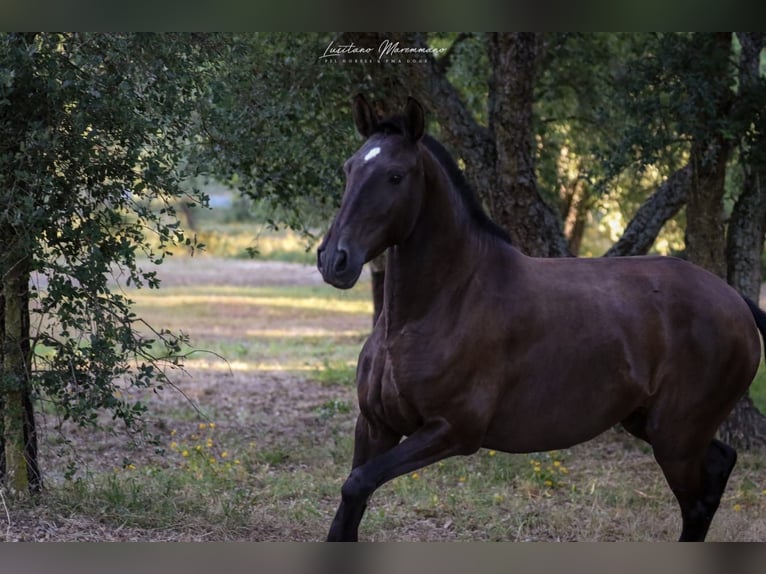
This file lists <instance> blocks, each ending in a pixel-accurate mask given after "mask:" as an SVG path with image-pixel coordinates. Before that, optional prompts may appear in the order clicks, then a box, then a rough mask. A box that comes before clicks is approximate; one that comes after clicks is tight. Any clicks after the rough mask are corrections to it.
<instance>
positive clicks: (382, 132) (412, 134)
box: [317, 95, 425, 289]
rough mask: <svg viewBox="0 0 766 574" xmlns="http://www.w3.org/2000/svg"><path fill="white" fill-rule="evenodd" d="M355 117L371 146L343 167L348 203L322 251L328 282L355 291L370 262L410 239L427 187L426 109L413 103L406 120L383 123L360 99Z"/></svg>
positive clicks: (356, 101)
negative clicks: (422, 145) (422, 151)
mask: <svg viewBox="0 0 766 574" xmlns="http://www.w3.org/2000/svg"><path fill="white" fill-rule="evenodd" d="M353 114H354V121H355V123H356V128H357V130H358V131H359V133H360V134H362V135H363V136H364V137H365V138H366V141H365V142H364V144H363V145H362V146H361V147H360V148H359V149H358V150H357V151H356V153H354V155H352V156H351V157H350V158H348V160H346V162H345V164H344V166H343V168H344V170H345V172H346V189H345V192H344V195H343V201H342V203H341V206H340V209H339V210H338V213H337V214H336V215H335V219H334V220H333V222H332V225H331V226H330V229H329V231H328V232H327V235H326V236H325V238H324V240H323V241H322V244H321V245H320V246H319V249H318V251H317V266H318V267H319V271H320V272H321V273H322V277H323V278H324V280H325V281H326V282H327V283H330V284H331V285H333V286H335V287H339V288H341V289H348V288H350V287H353V286H354V284H355V283H356V281H357V279H359V275H360V274H361V272H362V266H363V265H364V264H365V263H366V262H368V261H369V260H371V259H372V258H374V257H376V256H377V255H380V254H381V253H382V252H383V251H385V249H386V248H388V247H390V246H392V245H396V244H397V243H399V242H401V241H403V240H404V239H406V238H407V236H408V235H409V234H410V232H411V231H412V229H413V227H414V225H415V221H416V218H417V215H418V212H419V211H420V206H421V202H422V196H423V191H424V188H425V177H424V170H423V163H422V160H421V154H420V153H419V150H418V142H419V141H420V138H421V137H422V136H423V130H424V114H423V108H422V106H421V105H420V104H419V103H418V102H417V101H416V100H414V99H413V98H410V99H409V100H408V102H407V105H406V107H405V110H404V113H403V114H402V115H401V116H395V117H393V118H390V119H388V120H384V121H382V122H380V121H379V120H378V119H377V117H376V115H375V113H374V112H373V110H372V108H371V107H370V105H369V104H368V103H367V101H366V100H365V99H364V97H362V96H361V95H360V96H357V97H356V98H355V99H354V105H353Z"/></svg>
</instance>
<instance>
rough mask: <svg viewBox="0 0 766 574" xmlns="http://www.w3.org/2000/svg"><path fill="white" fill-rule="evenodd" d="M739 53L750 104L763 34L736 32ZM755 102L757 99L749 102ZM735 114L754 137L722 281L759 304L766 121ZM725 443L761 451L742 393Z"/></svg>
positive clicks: (765, 428) (755, 114) (763, 440)
mask: <svg viewBox="0 0 766 574" xmlns="http://www.w3.org/2000/svg"><path fill="white" fill-rule="evenodd" d="M738 37H739V41H740V45H741V46H742V52H741V56H740V73H739V94H738V96H739V97H738V103H739V102H749V101H753V100H750V98H749V97H748V96H749V92H750V90H752V89H757V86H758V83H759V81H760V78H759V66H760V55H761V51H762V49H763V47H764V40H765V39H766V38H765V35H764V34H763V33H762V32H758V33H740V34H739V35H738ZM754 101H756V102H757V99H756V100H754ZM735 111H736V113H738V114H743V115H744V116H745V117H746V118H756V119H755V120H754V123H755V122H759V123H760V126H759V129H758V130H756V131H757V133H758V134H759V136H757V137H756V139H755V141H752V142H748V145H747V149H745V150H743V152H742V159H741V164H742V168H743V171H744V181H743V185H742V193H741V194H740V196H739V198H738V199H737V202H736V203H735V204H734V209H733V210H732V214H731V220H730V221H729V232H728V236H727V244H726V260H727V265H728V267H727V279H728V281H729V283H730V284H731V285H732V286H733V287H734V288H736V289H737V290H739V291H740V293H743V294H744V295H746V296H747V297H749V298H750V299H752V300H753V301H758V300H759V298H760V297H759V295H760V290H761V277H762V269H761V253H762V252H763V242H764V232H765V231H766V148H765V146H766V137H764V135H763V134H764V130H765V129H766V117H763V112H762V111H761V110H759V109H757V105H756V107H754V108H751V109H744V110H743V109H741V106H740V107H738V106H735ZM719 436H720V437H721V439H722V440H723V441H724V442H727V443H729V444H731V445H732V446H735V447H737V448H745V449H750V448H754V447H760V448H763V447H766V417H764V415H763V414H762V413H761V412H760V411H759V410H758V408H757V407H756V406H755V405H754V404H753V401H752V399H751V398H750V396H749V394H746V395H745V396H744V397H743V398H742V400H740V401H739V402H738V403H737V404H736V406H735V407H734V411H733V412H732V413H731V414H730V415H729V417H728V418H727V419H726V420H725V421H724V423H723V424H722V425H721V428H720V429H719Z"/></svg>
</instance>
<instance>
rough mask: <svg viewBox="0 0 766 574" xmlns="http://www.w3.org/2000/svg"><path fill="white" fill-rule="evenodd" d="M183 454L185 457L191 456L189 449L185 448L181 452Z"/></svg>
mask: <svg viewBox="0 0 766 574" xmlns="http://www.w3.org/2000/svg"><path fill="white" fill-rule="evenodd" d="M181 456H183V457H187V456H189V451H188V450H186V449H184V451H183V452H182V453H181Z"/></svg>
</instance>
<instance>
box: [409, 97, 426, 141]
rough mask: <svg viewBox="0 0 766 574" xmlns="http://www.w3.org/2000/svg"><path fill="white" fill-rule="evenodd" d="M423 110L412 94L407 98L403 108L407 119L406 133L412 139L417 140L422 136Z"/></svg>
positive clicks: (424, 127) (424, 125) (424, 121)
mask: <svg viewBox="0 0 766 574" xmlns="http://www.w3.org/2000/svg"><path fill="white" fill-rule="evenodd" d="M425 115H426V114H425V111H424V110H423V106H421V105H420V102H419V101H417V100H416V99H415V98H413V97H412V96H410V97H408V98H407V105H406V106H405V108H404V117H405V118H406V120H407V133H409V135H410V137H411V138H412V141H418V140H419V139H420V138H422V137H423V132H424V131H425V129H426V120H425Z"/></svg>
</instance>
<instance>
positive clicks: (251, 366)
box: [184, 359, 355, 373]
mask: <svg viewBox="0 0 766 574" xmlns="http://www.w3.org/2000/svg"><path fill="white" fill-rule="evenodd" d="M354 364H355V363H353V362H349V363H348V365H349V366H353V365H354ZM184 368H185V369H186V370H189V371H191V370H199V371H209V372H223V373H228V372H237V373H243V372H249V373H264V372H278V373H295V372H317V371H323V370H326V369H327V366H326V365H324V364H323V363H321V362H319V361H316V362H312V363H308V362H306V361H303V362H296V361H279V362H275V361H256V362H247V361H224V360H208V359H187V360H186V361H185V362H184Z"/></svg>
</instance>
